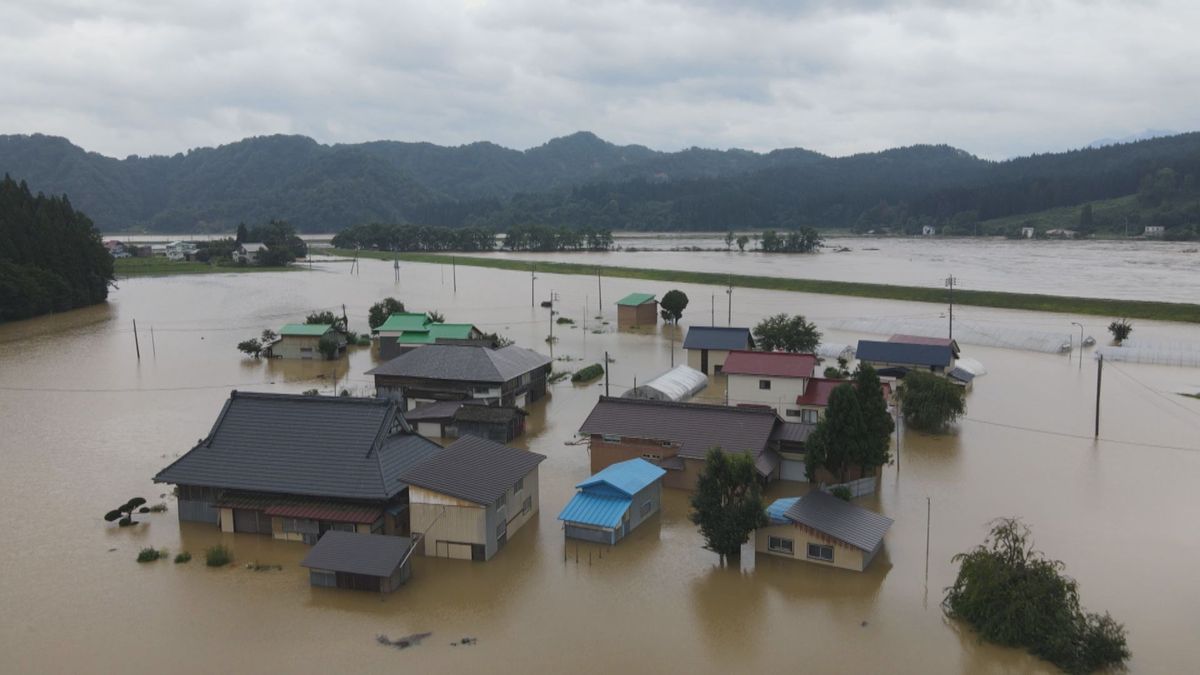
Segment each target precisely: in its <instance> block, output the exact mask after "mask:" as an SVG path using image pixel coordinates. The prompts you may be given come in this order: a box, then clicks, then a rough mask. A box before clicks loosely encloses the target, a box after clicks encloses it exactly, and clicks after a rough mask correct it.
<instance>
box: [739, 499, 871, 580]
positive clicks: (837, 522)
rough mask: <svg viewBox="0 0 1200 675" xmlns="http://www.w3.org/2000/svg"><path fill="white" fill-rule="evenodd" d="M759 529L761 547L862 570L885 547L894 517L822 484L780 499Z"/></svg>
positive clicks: (756, 537)
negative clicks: (824, 488)
mask: <svg viewBox="0 0 1200 675" xmlns="http://www.w3.org/2000/svg"><path fill="white" fill-rule="evenodd" d="M767 519H768V520H769V524H768V525H767V526H766V527H762V528H759V529H758V530H756V531H755V533H754V550H755V551H756V552H758V553H765V554H767V555H773V556H778V557H781V558H792V559H795V560H807V561H808V562H811V563H816V564H818V565H828V566H831V567H840V568H842V569H847V570H853V571H855V572H861V571H863V570H865V569H866V568H867V566H868V565H870V564H871V561H872V560H874V559H875V556H876V555H877V554H878V553H879V551H880V549H881V548H882V547H883V536H884V535H885V534H886V533H887V531H888V529H889V528H890V527H891V526H892V519H891V518H888V517H887V516H884V515H880V514H878V513H875V512H874V511H869V510H867V509H864V508H862V507H860V506H855V505H854V504H851V503H849V502H845V501H842V500H841V499H838V498H837V497H834V496H833V495H831V494H829V493H827V492H823V491H821V490H813V491H812V492H809V493H808V494H807V495H804V496H803V497H789V498H786V499H777V500H775V501H774V502H772V503H771V505H770V506H768V507H767Z"/></svg>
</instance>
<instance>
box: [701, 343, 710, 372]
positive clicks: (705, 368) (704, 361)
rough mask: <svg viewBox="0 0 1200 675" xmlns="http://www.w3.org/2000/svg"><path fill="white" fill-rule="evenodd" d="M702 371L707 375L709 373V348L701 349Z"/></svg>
mask: <svg viewBox="0 0 1200 675" xmlns="http://www.w3.org/2000/svg"><path fill="white" fill-rule="evenodd" d="M700 372H702V373H704V374H705V375H707V374H708V350H707V349H701V350H700Z"/></svg>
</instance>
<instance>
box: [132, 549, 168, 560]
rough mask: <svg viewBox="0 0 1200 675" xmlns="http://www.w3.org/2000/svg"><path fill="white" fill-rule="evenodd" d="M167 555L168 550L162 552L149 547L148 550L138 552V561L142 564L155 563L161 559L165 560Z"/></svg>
mask: <svg viewBox="0 0 1200 675" xmlns="http://www.w3.org/2000/svg"><path fill="white" fill-rule="evenodd" d="M166 555H167V550H166V549H163V550H161V551H160V550H158V549H156V548H152V547H150V546H147V547H146V548H144V549H142V550H140V551H138V557H137V561H138V562H140V563H147V562H154V561H155V560H158V559H159V558H163V557H165V556H166Z"/></svg>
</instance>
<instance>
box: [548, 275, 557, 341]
mask: <svg viewBox="0 0 1200 675" xmlns="http://www.w3.org/2000/svg"><path fill="white" fill-rule="evenodd" d="M557 299H558V295H556V294H555V293H554V289H551V290H550V342H549V344H550V354H551V355H553V354H554V301H555V300H557Z"/></svg>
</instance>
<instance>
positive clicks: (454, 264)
mask: <svg viewBox="0 0 1200 675" xmlns="http://www.w3.org/2000/svg"><path fill="white" fill-rule="evenodd" d="M450 275H451V276H452V277H453V278H454V292H455V293H457V292H458V259H457V258H455V257H454V256H450Z"/></svg>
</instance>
